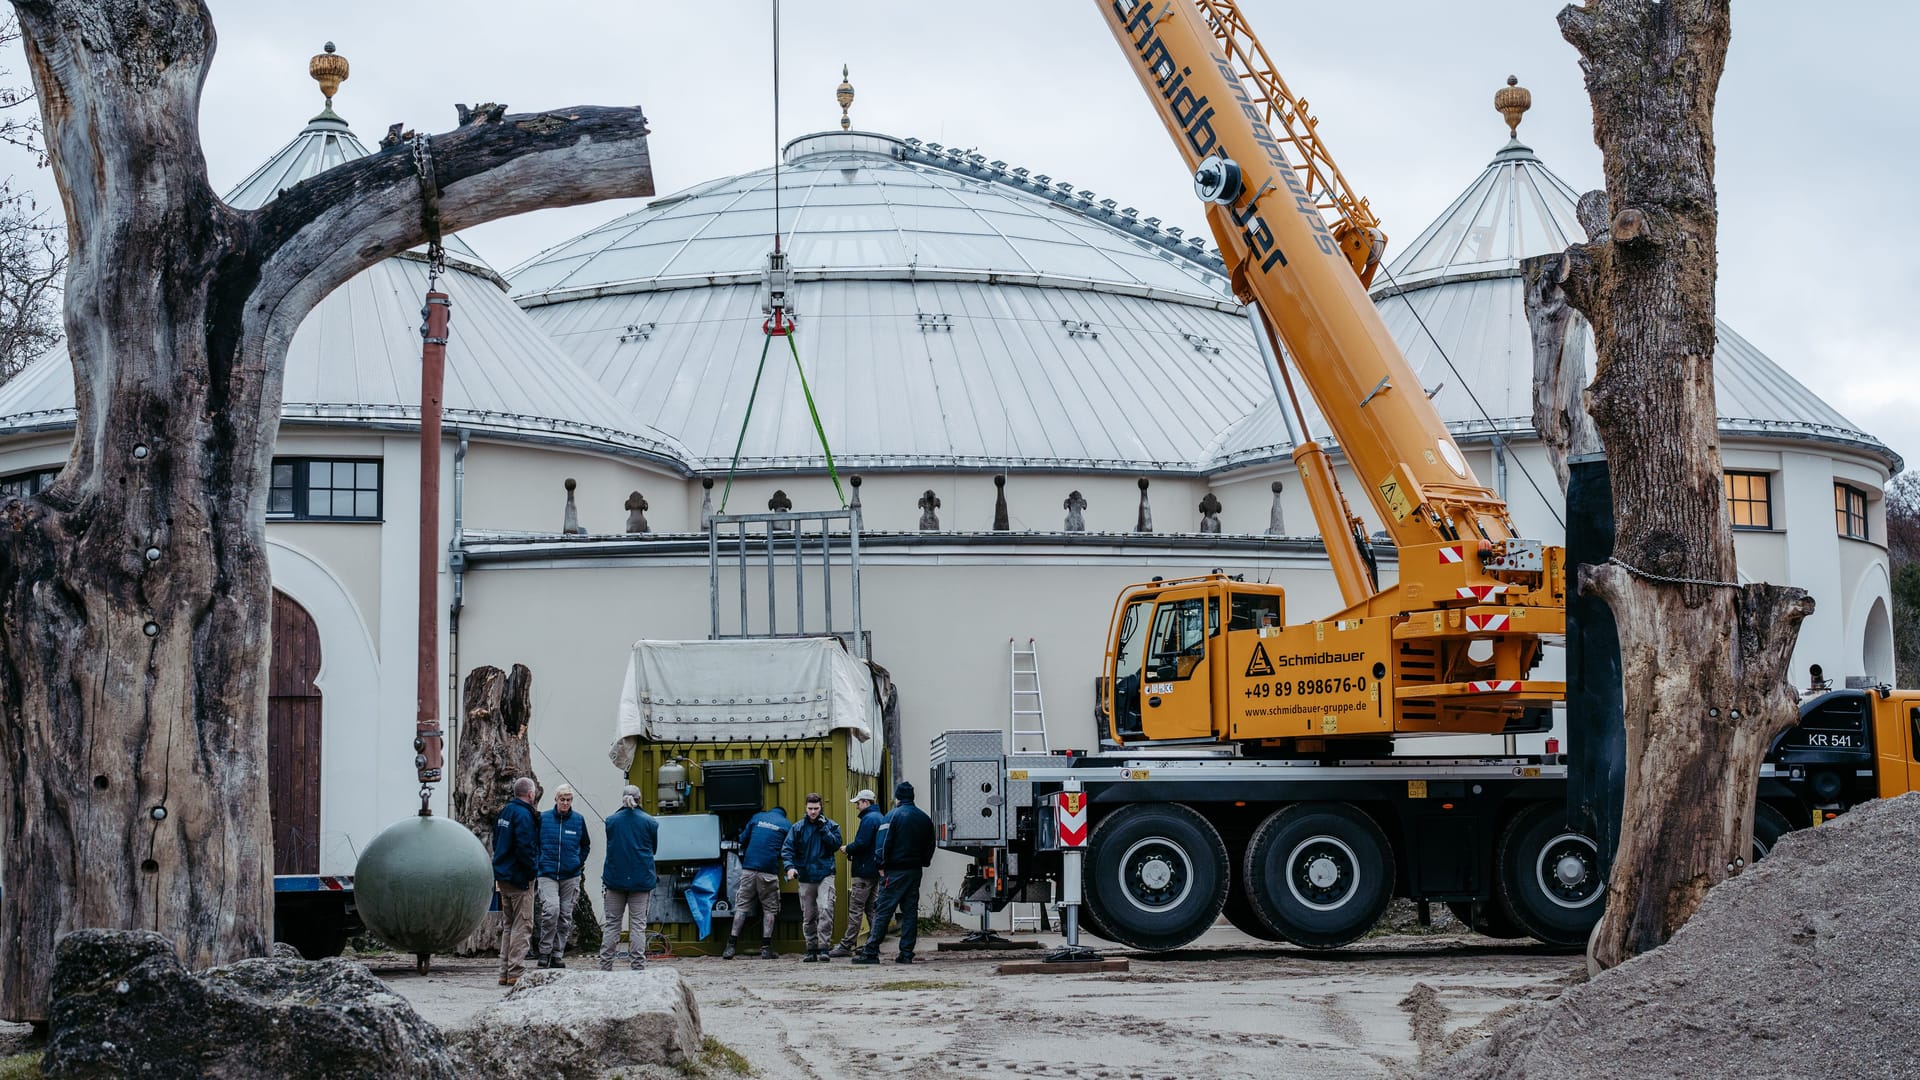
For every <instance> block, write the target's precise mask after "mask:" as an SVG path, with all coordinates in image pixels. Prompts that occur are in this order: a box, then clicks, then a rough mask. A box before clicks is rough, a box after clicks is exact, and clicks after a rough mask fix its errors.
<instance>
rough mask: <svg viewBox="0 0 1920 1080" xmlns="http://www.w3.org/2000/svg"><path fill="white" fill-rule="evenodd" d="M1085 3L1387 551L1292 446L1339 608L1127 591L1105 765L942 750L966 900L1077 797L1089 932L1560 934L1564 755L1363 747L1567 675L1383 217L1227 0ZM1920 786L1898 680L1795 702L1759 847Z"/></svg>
mask: <svg viewBox="0 0 1920 1080" xmlns="http://www.w3.org/2000/svg"><path fill="white" fill-rule="evenodd" d="M1095 5H1096V7H1097V8H1098V10H1099V11H1100V14H1101V17H1102V18H1103V19H1104V20H1105V21H1106V23H1107V26H1108V28H1109V29H1110V30H1111V31H1112V32H1113V35H1114V38H1115V40H1116V41H1117V42H1118V43H1119V45H1120V47H1121V49H1122V51H1123V52H1124V53H1125V54H1126V56H1127V59H1128V62H1129V63H1131V64H1132V65H1133V69H1134V72H1135V74H1136V75H1138V76H1139V78H1140V82H1141V85H1142V86H1143V87H1144V88H1145V90H1146V91H1147V96H1148V97H1149V98H1150V99H1151V100H1152V101H1153V103H1154V107H1155V108H1156V109H1157V110H1158V111H1159V114H1160V116H1161V118H1162V120H1163V121H1165V123H1166V125H1167V130H1168V132H1169V133H1170V134H1171V135H1172V136H1173V139H1174V143H1175V145H1176V146H1177V147H1178V148H1179V152H1180V154H1181V156H1182V158H1183V159H1184V160H1185V162H1186V164H1187V167H1188V168H1189V169H1191V170H1192V173H1193V177H1194V185H1195V190H1196V192H1197V193H1198V194H1199V195H1200V196H1201V198H1203V199H1205V200H1206V201H1207V203H1208V207H1207V217H1208V220H1209V222H1210V224H1211V225H1212V228H1213V232H1214V236H1215V238H1216V240H1217V241H1218V244H1219V248H1220V251H1221V254H1222V255H1223V257H1224V258H1225V261H1226V264H1227V266H1228V267H1229V268H1230V271H1231V278H1232V284H1233V289H1234V292H1235V293H1236V295H1237V296H1238V297H1239V298H1240V299H1241V300H1242V301H1243V302H1244V303H1246V304H1247V306H1248V308H1249V310H1250V312H1251V314H1252V316H1253V318H1254V321H1255V323H1256V325H1257V327H1258V330H1259V334H1260V335H1261V336H1264V337H1265V338H1266V339H1267V340H1266V341H1265V342H1263V345H1264V346H1265V348H1266V350H1267V351H1268V352H1269V353H1270V356H1269V359H1270V360H1271V361H1273V362H1275V363H1280V362H1281V360H1282V357H1283V356H1284V357H1287V358H1290V359H1291V360H1292V362H1293V364H1294V366H1295V367H1297V369H1298V371H1299V373H1300V376H1301V378H1302V380H1303V381H1304V382H1305V383H1306V384H1307V388H1308V390H1309V391H1310V392H1311V393H1312V394H1313V397H1314V400H1315V401H1316V403H1317V404H1318V405H1319V408H1320V411H1321V413H1322V414H1323V415H1324V416H1325V418H1326V420H1327V423H1328V425H1329V426H1330V427H1331V428H1332V430H1333V435H1334V437H1335V439H1336V440H1337V441H1338V443H1339V449H1340V451H1341V452H1342V453H1343V454H1344V455H1345V457H1346V459H1347V461H1348V463H1349V465H1350V466H1351V468H1352V470H1353V472H1354V473H1355V474H1356V475H1357V476H1358V478H1359V480H1360V482H1361V483H1362V484H1364V485H1365V487H1366V489H1367V497H1368V499H1369V500H1370V501H1371V503H1372V505H1373V506H1374V508H1375V510H1376V511H1377V513H1378V515H1379V517H1380V519H1381V520H1382V522H1384V524H1385V527H1386V528H1387V530H1388V532H1389V533H1390V535H1391V536H1392V539H1393V541H1394V544H1395V546H1396V548H1397V549H1398V556H1399V557H1398V563H1399V580H1398V582H1397V583H1396V584H1393V585H1391V586H1389V587H1387V588H1384V589H1383V588H1381V587H1380V586H1379V583H1378V581H1377V579H1376V577H1375V576H1374V571H1373V568H1372V566H1371V559H1370V557H1369V551H1368V542H1367V539H1366V533H1365V529H1364V527H1363V526H1362V524H1361V522H1360V520H1359V519H1358V518H1357V517H1356V516H1355V515H1354V514H1353V513H1352V511H1351V509H1350V508H1349V506H1348V505H1347V503H1346V502H1345V500H1344V498H1343V496H1342V495H1341V493H1340V490H1339V487H1338V485H1337V484H1336V483H1335V481H1334V473H1333V467H1332V464H1331V462H1330V460H1329V458H1328V455H1327V453H1326V451H1325V450H1324V449H1323V448H1322V447H1320V446H1319V445H1317V444H1315V443H1313V442H1311V441H1309V442H1304V443H1302V444H1301V445H1300V446H1299V447H1298V448H1297V449H1296V450H1295V452H1294V455H1293V456H1294V460H1295V462H1296V463H1297V464H1298V465H1299V468H1300V473H1301V476H1302V477H1303V478H1304V480H1305V487H1306V489H1307V491H1308V496H1309V498H1310V500H1311V502H1312V506H1313V512H1314V518H1315V521H1316V523H1317V524H1318V526H1319V528H1320V532H1321V535H1322V536H1323V537H1324V538H1325V540H1326V546H1327V552H1328V555H1329V557H1330V559H1331V560H1332V563H1333V569H1334V573H1335V576H1336V578H1337V580H1338V582H1339V585H1340V589H1341V593H1342V596H1343V598H1344V601H1345V604H1346V606H1345V608H1344V609H1343V610H1341V611H1339V612H1337V613H1334V614H1332V615H1330V616H1327V617H1324V618H1319V619H1311V620H1301V621H1289V619H1288V613H1287V611H1286V608H1285V596H1284V593H1283V591H1282V590H1281V589H1280V588H1278V587H1277V586H1271V585H1255V584H1251V583H1246V582H1240V581H1234V580H1231V579H1229V578H1227V577H1225V576H1222V575H1218V574H1215V575H1209V576H1206V577H1199V578H1187V579H1180V580H1173V581H1155V582H1151V583H1146V584H1141V585H1135V586H1132V587H1130V588H1128V589H1126V590H1125V591H1124V592H1123V593H1122V594H1121V596H1120V597H1119V600H1118V601H1117V602H1116V604H1115V606H1114V613H1113V619H1112V625H1111V627H1110V632H1109V635H1108V647H1107V659H1106V669H1105V673H1104V675H1103V678H1102V685H1103V689H1102V692H1101V696H1102V715H1103V719H1104V720H1105V721H1106V723H1107V728H1108V730H1107V732H1106V733H1105V734H1106V736H1107V738H1106V739H1105V740H1103V741H1105V742H1106V743H1107V745H1105V746H1103V747H1102V748H1101V750H1100V751H1098V752H1096V753H1094V754H1091V755H1086V754H1076V753H1055V754H1018V753H1011V754H1010V753H1008V749H1007V746H1006V743H1005V733H1004V732H1001V731H991V730H990V731H950V732H946V733H944V734H943V735H941V736H940V737H939V738H937V739H936V740H935V742H934V746H933V752H932V766H933V768H932V773H933V775H932V778H931V779H932V783H931V788H932V791H933V799H932V802H933V811H934V813H933V816H934V820H935V823H936V830H937V837H938V841H939V843H940V845H941V846H942V847H945V848H947V849H949V850H953V851H957V852H961V853H964V854H967V855H969V856H971V857H972V858H973V860H974V864H973V867H972V870H971V872H970V873H969V876H968V880H967V882H966V885H965V886H964V887H963V895H965V896H966V897H967V898H968V899H970V900H980V901H985V902H987V903H988V904H989V905H990V906H992V907H995V908H998V907H1000V906H1003V905H1004V904H1006V903H1008V902H1010V901H1013V900H1016V899H1022V898H1025V899H1045V898H1046V895H1047V893H1046V883H1047V882H1048V881H1049V880H1054V881H1058V880H1059V879H1060V872H1061V866H1062V863H1061V858H1060V855H1059V851H1060V844H1061V842H1062V841H1061V839H1060V837H1061V834H1062V833H1067V834H1071V835H1075V836H1079V835H1084V834H1082V833H1078V832H1077V831H1076V830H1073V829H1067V828H1065V827H1064V826H1061V827H1058V828H1057V827H1056V824H1055V822H1054V821H1053V820H1052V818H1051V817H1050V816H1049V815H1050V814H1051V813H1053V812H1054V808H1055V807H1056V805H1058V804H1056V803H1055V802H1054V798H1055V796H1056V795H1057V794H1059V793H1061V792H1063V791H1071V790H1074V789H1076V788H1077V790H1079V791H1080V792H1081V793H1083V795H1084V797H1085V799H1086V800H1088V801H1087V803H1081V804H1079V806H1080V809H1079V810H1078V811H1074V812H1073V813H1075V814H1089V815H1090V821H1091V837H1090V840H1088V841H1087V843H1088V844H1089V852H1088V855H1087V860H1086V863H1087V865H1086V876H1085V884H1086V894H1087V895H1086V906H1085V909H1084V912H1085V917H1086V921H1087V923H1088V924H1089V925H1090V927H1091V929H1093V930H1094V931H1095V932H1096V933H1098V934H1099V935H1100V936H1102V937H1105V938H1107V939H1109V940H1113V941H1119V942H1122V943H1124V944H1128V945H1132V946H1135V947H1139V948H1154V949H1165V948H1174V947H1177V946H1179V945H1183V944H1185V943H1187V942H1189V941H1191V940H1193V939H1194V938H1195V937H1198V936H1199V935H1200V934H1201V933H1203V932H1204V931H1205V930H1206V929H1207V928H1208V927H1210V926H1212V925H1213V923H1214V921H1215V920H1216V919H1217V918H1219V917H1220V916H1221V915H1222V914H1224V915H1225V916H1226V917H1227V918H1228V919H1229V920H1230V921H1231V922H1232V923H1233V924H1234V925H1235V926H1236V927H1238V928H1239V929H1241V930H1243V931H1245V932H1247V933H1249V934H1252V935H1254V936H1256V937H1260V938H1266V939H1271V940H1287V941H1291V942H1294V943H1296V944H1300V945H1306V946H1312V947H1328V946H1335V945H1340V944H1344V943H1346V942H1348V941H1352V940H1353V939H1355V938H1357V937H1359V936H1360V935H1362V934H1364V933H1366V932H1367V930H1368V929H1370V928H1371V927H1372V926H1373V925H1374V923H1375V921H1376V920H1377V919H1378V917H1379V915H1380V912H1381V911H1382V909H1383V908H1384V907H1385V906H1386V904H1387V902H1388V900H1389V899H1391V898H1392V897H1394V896H1396V895H1398V896H1407V897H1411V898H1413V899H1415V900H1417V901H1419V902H1420V904H1421V910H1422V913H1423V915H1424V914H1425V912H1426V910H1427V905H1428V904H1429V903H1443V904H1446V905H1447V906H1448V907H1449V908H1451V909H1453V911H1454V912H1455V914H1456V915H1458V916H1460V917H1461V918H1462V919H1464V920H1466V921H1468V922H1469V923H1471V924H1472V925H1473V926H1474V927H1475V928H1476V929H1478V930H1480V931H1481V932H1483V933H1487V934H1492V935H1495V936H1509V937H1515V936H1522V935H1528V936H1532V937H1536V938H1539V939H1541V940H1543V941H1548V942H1553V943H1557V944H1563V945H1578V944H1580V943H1582V942H1584V941H1585V940H1586V938H1587V935H1588V932H1589V931H1590V930H1591V928H1592V927H1593V925H1594V923H1595V922H1597V921H1598V919H1599V917H1600V910H1601V905H1602V903H1603V897H1604V889H1603V882H1602V875H1601V866H1602V862H1603V860H1602V858H1601V851H1600V848H1599V845H1598V844H1597V843H1596V842H1595V841H1594V840H1593V839H1592V838H1591V837H1588V836H1586V835H1583V834H1582V833H1581V832H1579V831H1578V830H1576V829H1573V828H1570V827H1569V826H1568V824H1567V820H1568V817H1567V793H1568V768H1567V764H1566V759H1565V758H1564V756H1562V755H1560V754H1558V753H1557V752H1556V750H1555V749H1554V748H1553V747H1552V746H1551V744H1549V751H1548V753H1546V754H1542V755H1528V756H1514V755H1510V756H1503V757H1484V756H1455V757H1448V758H1422V757H1415V756H1404V755H1390V754H1383V753H1381V750H1383V749H1384V748H1385V746H1386V743H1387V742H1388V741H1389V740H1391V739H1392V738H1393V737H1394V736H1397V735H1402V734H1418V733H1443V732H1444V733H1500V732H1512V731H1520V730H1535V731H1538V730H1545V729H1546V727H1547V724H1548V718H1549V709H1550V707H1551V705H1552V704H1553V703H1554V702H1557V701H1561V700H1563V699H1564V698H1565V684H1564V683H1561V682H1553V681H1545V680H1535V679H1531V678H1529V676H1530V675H1531V674H1532V673H1533V671H1534V669H1535V668H1536V667H1537V665H1538V664H1539V662H1540V659H1541V652H1542V649H1543V646H1544V645H1545V643H1546V642H1547V641H1549V640H1550V639H1553V638H1555V637H1557V636H1562V635H1564V634H1565V633H1566V584H1565V579H1566V556H1565V552H1564V550H1563V549H1561V548H1559V547H1554V546H1548V545H1545V544H1542V543H1541V542H1539V541H1536V540H1528V539H1523V538H1521V537H1519V536H1518V535H1517V534H1516V531H1515V529H1514V526H1513V522H1512V520H1511V518H1510V517H1509V515H1508V512H1507V507H1506V505H1505V504H1504V502H1503V501H1502V500H1501V499H1500V498H1499V497H1498V496H1497V495H1496V494H1495V493H1494V492H1492V491H1490V490H1488V489H1487V488H1486V487H1484V486H1483V485H1481V483H1480V482H1479V481H1478V480H1477V479H1476V478H1475V477H1474V475H1473V471H1472V470H1471V469H1470V468H1469V467H1468V465H1467V462H1466V459H1465V458H1464V457H1463V456H1462V454H1461V453H1460V448H1459V447H1458V446H1456V445H1455V444H1454V441H1453V438H1452V437H1451V435H1450V434H1449V433H1448V431H1447V429H1446V426H1445V425H1444V424H1443V423H1442V422H1441V420H1440V417H1439V415H1438V413H1437V412H1436V411H1435V410H1434V408H1433V407H1432V405H1431V403H1430V402H1429V401H1428V398H1427V395H1426V393H1425V392H1424V390H1423V388H1422V387H1421V386H1420V384H1419V382H1418V381H1417V379H1416V378H1415V376H1414V373H1413V371H1412V369H1411V368H1409V367H1408V365H1407V362H1406V359H1405V358H1404V357H1403V356H1402V355H1401V354H1400V351H1399V349H1398V347H1397V346H1396V345H1395V344H1394V342H1393V340H1392V338H1391V337H1390V336H1389V335H1388V332H1387V329H1386V327H1385V325H1384V324H1383V323H1382V322H1381V319H1380V317H1379V315H1378V313H1377V312H1376V311H1375V310H1374V306H1373V303H1372V301H1371V300H1370V299H1369V298H1368V296H1367V293H1366V288H1365V284H1366V282H1368V281H1369V280H1371V278H1372V276H1373V273H1374V271H1375V270H1376V269H1377V267H1378V266H1379V263H1380V258H1381V253H1382V251H1383V249H1384V247H1385V244H1386V237H1385V235H1384V234H1383V233H1382V232H1381V229H1380V223H1379V221H1378V220H1377V219H1376V218H1375V217H1374V215H1373V213H1372V211H1371V209H1370V208H1369V207H1368V206H1367V204H1366V201H1365V200H1364V199H1360V198H1358V197H1356V196H1355V195H1354V194H1353V192H1352V190H1351V189H1350V188H1349V186H1348V184H1347V182H1346V180H1345V178H1344V177H1343V176H1341V174H1340V171H1339V169H1338V168H1336V167H1335V166H1334V164H1333V161H1332V159H1331V157H1330V156H1329V155H1328V154H1327V152H1326V149H1325V147H1324V146H1323V145H1322V143H1321V141H1320V138H1319V134H1318V131H1317V130H1316V127H1315V121H1314V120H1313V118H1312V117H1311V115H1310V114H1309V113H1308V110H1307V104H1306V102H1305V101H1303V100H1300V99H1298V98H1296V97H1295V96H1294V95H1293V93H1292V92H1291V91H1290V90H1289V89H1288V88H1287V86H1286V85H1285V83H1284V82H1282V80H1281V79H1280V78H1279V76H1278V75H1277V74H1276V73H1275V70H1274V66H1273V64H1272V62H1271V61H1270V60H1269V59H1268V57H1267V54H1266V51H1265V50H1264V49H1263V48H1262V47H1261V46H1260V44H1259V41H1258V40H1257V39H1256V38H1255V37H1254V36H1253V33H1252V32H1251V30H1250V29H1249V28H1248V25H1247V21H1246V18H1245V16H1244V15H1243V14H1242V13H1241V12H1240V10H1239V8H1238V6H1237V5H1236V4H1235V3H1233V2H1232V0H1095ZM1328 215H1331V216H1332V218H1333V221H1332V222H1331V223H1329V221H1328ZM1286 370H1287V369H1286V367H1285V366H1284V365H1282V367H1281V371H1282V372H1283V373H1285V372H1286ZM1287 387H1288V390H1287V395H1288V397H1289V398H1291V399H1292V400H1290V401H1288V402H1284V403H1282V404H1283V407H1292V408H1293V409H1294V410H1295V412H1296V413H1298V412H1299V411H1300V410H1299V404H1298V400H1297V398H1294V395H1293V391H1292V385H1291V382H1290V381H1289V382H1288V383H1287ZM1301 429H1302V430H1303V431H1304V430H1305V418H1304V416H1303V417H1301ZM1915 783H1920V692H1913V691H1894V690H1891V689H1888V688H1879V689H1876V690H1844V691H1832V692H1829V693H1827V694H1823V695H1820V696H1818V697H1813V698H1810V699H1808V700H1807V701H1806V702H1804V703H1803V705H1802V721H1801V724H1800V726H1799V727H1797V728H1795V729H1793V730H1791V731H1789V732H1787V733H1785V734H1784V735H1782V737H1781V738H1780V740H1779V741H1778V742H1777V743H1776V745H1775V747H1774V748H1773V749H1772V752H1771V753H1770V754H1769V756H1768V759H1767V764H1766V766H1765V769H1764V770H1763V772H1762V776H1761V783H1760V797H1761V800H1762V801H1761V805H1760V812H1759V813H1758V814H1757V816H1756V829H1755V838H1754V855H1755V857H1756V858H1757V857H1759V856H1760V855H1762V854H1764V853H1765V850H1766V848H1767V847H1768V846H1770V845H1771V844H1772V842H1773V840H1774V839H1776V838H1777V837H1778V836H1779V835H1780V833H1782V832H1784V831H1786V830H1787V829H1788V828H1793V827H1798V826H1803V825H1807V824H1812V823H1817V822H1818V821H1820V820H1823V819H1824V818H1827V817H1831V816H1833V815H1834V814H1836V813H1839V812H1841V811H1843V810H1845V809H1846V808H1847V807H1848V806H1851V805H1853V804H1855V803H1857V802H1859V801H1862V800H1864V799H1868V798H1873V797H1876V796H1881V795H1886V794H1893V793H1897V792H1899V791H1903V790H1907V788H1909V787H1911V786H1912V785H1913V784H1915ZM1089 804H1090V809H1089ZM1079 820H1088V819H1087V818H1081V819H1079ZM1067 842H1078V841H1073V840H1069V841H1067Z"/></svg>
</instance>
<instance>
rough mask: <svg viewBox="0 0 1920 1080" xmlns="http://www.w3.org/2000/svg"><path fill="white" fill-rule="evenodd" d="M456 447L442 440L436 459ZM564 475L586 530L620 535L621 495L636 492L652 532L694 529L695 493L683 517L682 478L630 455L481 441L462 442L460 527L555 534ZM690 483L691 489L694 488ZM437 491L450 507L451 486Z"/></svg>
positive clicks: (563, 502)
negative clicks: (463, 477) (463, 488)
mask: <svg viewBox="0 0 1920 1080" xmlns="http://www.w3.org/2000/svg"><path fill="white" fill-rule="evenodd" d="M457 445H458V443H457V441H456V440H455V439H451V438H450V439H448V441H447V445H446V447H445V448H444V449H443V450H442V451H441V457H442V458H445V459H447V460H449V461H451V460H452V455H453V451H454V448H455V446H457ZM449 476H451V474H449ZM569 477H571V478H572V479H573V480H574V481H575V482H576V484H577V485H578V486H577V488H576V490H575V491H574V508H575V509H576V510H577V511H578V513H579V517H580V524H581V526H582V527H583V528H585V529H586V530H587V531H588V532H590V533H598V534H612V533H621V532H625V531H626V528H627V496H628V495H629V494H630V493H632V492H635V491H638V492H640V493H641V495H643V496H644V497H645V498H646V500H647V524H648V525H649V526H650V527H651V528H652V529H653V531H655V532H686V531H690V530H692V529H696V528H698V527H699V521H700V518H699V505H700V504H699V500H698V498H697V497H696V498H695V501H694V512H693V515H692V516H691V518H690V517H689V516H688V513H687V508H686V500H685V498H683V497H682V496H683V488H684V486H685V485H686V483H687V481H686V480H685V478H683V477H680V476H678V475H675V474H671V473H669V472H667V471H665V470H664V469H658V468H654V467H652V466H650V465H646V464H643V463H640V462H638V461H635V460H633V459H625V458H615V457H611V456H602V455H598V454H590V453H586V452H583V451H578V450H570V449H563V448H551V447H542V446H536V445H532V444H529V443H514V442H492V441H488V440H485V439H480V438H470V439H469V440H468V447H467V488H466V506H465V515H466V527H467V528H469V529H476V530H483V531H484V530H492V531H497V532H541V533H557V532H559V531H560V525H561V522H562V521H564V520H565V518H566V506H567V489H566V481H567V479H568V478H569ZM448 483H449V484H450V483H451V480H450V479H449V481H448ZM694 488H695V490H696V491H697V490H698V488H699V485H698V484H697V483H696V484H695V485H694ZM442 490H443V492H444V493H445V496H446V499H447V501H448V502H449V504H451V501H452V498H453V494H452V489H451V488H450V487H447V488H443V489H442ZM689 522H691V524H689Z"/></svg>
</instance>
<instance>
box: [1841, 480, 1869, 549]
mask: <svg viewBox="0 0 1920 1080" xmlns="http://www.w3.org/2000/svg"><path fill="white" fill-rule="evenodd" d="M1833 525H1834V531H1835V532H1838V533H1839V534H1840V535H1841V536H1844V537H1847V538H1849V539H1852V540H1865V539H1867V493H1866V492H1865V491H1863V490H1861V489H1860V488H1857V487H1854V486H1853V485H1852V484H1848V483H1843V482H1841V481H1838V480H1836V481H1834V482H1833ZM1856 525H1857V527H1858V529H1859V531H1857V532H1856V531H1855V527H1856Z"/></svg>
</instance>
